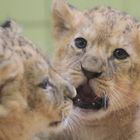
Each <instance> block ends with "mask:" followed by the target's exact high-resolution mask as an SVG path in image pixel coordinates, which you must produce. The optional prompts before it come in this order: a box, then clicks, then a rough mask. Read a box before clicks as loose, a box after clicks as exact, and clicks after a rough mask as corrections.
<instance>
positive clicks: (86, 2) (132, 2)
mask: <svg viewBox="0 0 140 140" xmlns="http://www.w3.org/2000/svg"><path fill="white" fill-rule="evenodd" d="M51 1H52V0H0V22H1V23H2V22H3V21H5V20H6V19H10V18H12V19H15V20H16V21H17V22H18V23H19V25H20V26H21V27H22V28H23V34H24V35H26V36H27V37H28V38H30V39H31V40H32V41H33V42H35V43H36V44H37V45H38V46H39V47H40V48H42V49H43V50H44V51H46V52H47V54H49V56H51V55H52V53H53V50H54V46H53V40H52V24H51V22H52V21H51ZM58 1H59V0H58ZM68 1H69V3H71V4H73V5H75V6H76V7H77V8H78V9H80V10H83V9H85V8H92V7H94V6H97V5H108V6H112V7H114V8H116V9H119V10H123V11H126V12H128V13H129V14H131V15H133V16H135V17H136V18H138V19H140V0H68Z"/></svg>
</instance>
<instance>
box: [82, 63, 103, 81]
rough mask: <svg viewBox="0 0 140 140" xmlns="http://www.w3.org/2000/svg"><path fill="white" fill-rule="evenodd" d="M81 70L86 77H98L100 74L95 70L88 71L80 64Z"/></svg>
mask: <svg viewBox="0 0 140 140" xmlns="http://www.w3.org/2000/svg"><path fill="white" fill-rule="evenodd" d="M81 69H82V72H83V73H84V75H85V76H86V77H87V79H89V80H90V79H94V78H98V77H100V76H101V74H102V72H96V71H89V70H86V69H85V68H84V67H82V66H81Z"/></svg>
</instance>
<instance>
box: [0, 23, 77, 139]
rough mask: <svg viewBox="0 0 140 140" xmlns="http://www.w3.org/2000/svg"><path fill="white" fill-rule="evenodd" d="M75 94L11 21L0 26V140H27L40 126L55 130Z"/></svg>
mask: <svg viewBox="0 0 140 140" xmlns="http://www.w3.org/2000/svg"><path fill="white" fill-rule="evenodd" d="M75 94H76V92H75V90H74V87H72V86H71V85H70V84H68V83H67V82H66V81H65V80H63V79H62V78H61V77H60V76H59V75H58V74H57V73H56V72H55V71H54V70H53V68H52V67H51V66H50V64H49V63H48V62H47V61H46V58H45V57H44V56H43V55H42V54H41V52H39V50H38V49H37V48H35V47H34V45H33V44H32V43H31V42H30V41H29V40H28V39H26V38H24V37H23V36H21V35H20V33H19V28H18V27H17V25H16V23H15V22H14V21H7V22H5V23H4V24H3V25H2V26H1V27H0V140H31V139H32V138H33V137H34V135H36V134H37V133H39V132H41V131H42V130H43V129H44V130H46V129H47V132H49V130H56V128H58V126H60V124H61V123H63V122H64V121H65V119H66V117H67V116H68V115H69V113H70V111H71V109H72V101H71V100H70V99H71V98H72V97H74V96H75Z"/></svg>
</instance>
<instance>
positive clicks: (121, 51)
mask: <svg viewBox="0 0 140 140" xmlns="http://www.w3.org/2000/svg"><path fill="white" fill-rule="evenodd" d="M113 56H114V57H115V58H117V59H120V60H122V59H126V58H127V57H129V54H128V53H127V52H126V51H125V50H124V49H122V48H118V49H116V50H115V51H114V52H113Z"/></svg>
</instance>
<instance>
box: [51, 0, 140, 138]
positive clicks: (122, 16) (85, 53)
mask: <svg viewBox="0 0 140 140" xmlns="http://www.w3.org/2000/svg"><path fill="white" fill-rule="evenodd" d="M52 8H53V9H52V12H53V19H54V35H55V39H56V42H57V45H58V46H60V48H58V51H57V54H56V55H55V60H54V64H55V67H56V66H57V69H58V70H59V71H60V72H61V73H62V74H63V75H65V77H67V78H68V80H69V81H70V82H71V83H72V84H74V85H75V87H76V89H77V96H76V98H74V100H73V101H74V104H75V108H74V110H73V113H72V115H71V116H70V118H69V123H68V124H69V126H68V127H67V128H66V129H65V130H64V131H63V133H62V134H59V136H57V137H56V139H57V140H140V23H139V22H138V21H137V20H135V19H134V18H133V17H131V16H129V15H127V14H126V13H123V12H119V11H117V10H114V9H112V8H110V7H102V6H101V7H97V8H94V9H91V10H87V11H85V12H80V11H78V10H76V9H75V8H74V7H73V6H71V5H69V4H67V2H66V1H65V0H59V1H58V0H54V1H53V7H52ZM52 139H55V137H53V138H52Z"/></svg>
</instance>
